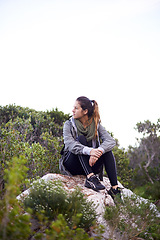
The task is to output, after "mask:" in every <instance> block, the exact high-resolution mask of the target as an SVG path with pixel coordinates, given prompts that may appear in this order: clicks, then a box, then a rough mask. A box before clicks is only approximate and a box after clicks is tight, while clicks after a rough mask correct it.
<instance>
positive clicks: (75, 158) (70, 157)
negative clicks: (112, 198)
mask: <svg viewBox="0 0 160 240" xmlns="http://www.w3.org/2000/svg"><path fill="white" fill-rule="evenodd" d="M78 140H79V142H81V143H82V144H83V145H85V146H86V145H87V142H86V139H85V137H84V136H80V137H79V139H78ZM89 158H90V156H88V155H83V154H78V155H75V154H73V153H72V152H68V153H67V154H66V157H65V160H64V162H63V164H64V166H65V168H66V169H67V170H68V171H69V172H70V173H71V174H72V175H85V176H87V175H89V174H90V173H95V174H98V173H99V172H100V169H101V167H102V165H104V167H105V170H106V172H107V175H108V178H109V180H110V183H111V185H112V186H115V185H118V183H117V172H116V163H115V159H114V156H113V153H112V151H109V152H106V153H104V154H103V155H102V156H101V157H100V158H99V159H98V160H97V162H96V163H95V164H94V165H93V166H92V167H91V166H90V165H89Z"/></svg>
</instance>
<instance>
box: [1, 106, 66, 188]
mask: <svg viewBox="0 0 160 240" xmlns="http://www.w3.org/2000/svg"><path fill="white" fill-rule="evenodd" d="M68 117H69V115H67V114H64V113H63V112H61V111H58V109H56V110H54V109H53V110H52V111H47V112H42V111H35V110H33V109H29V108H22V107H20V106H15V105H9V106H5V107H1V106H0V146H1V151H0V189H1V188H2V187H3V183H4V170H5V169H6V168H7V162H9V161H10V160H11V159H12V157H14V156H16V157H19V156H20V155H25V157H26V159H27V162H26V166H27V167H28V168H29V170H28V175H27V178H30V179H32V178H35V177H36V176H43V175H45V174H46V173H48V172H56V173H59V165H58V162H59V158H60V157H61V156H60V150H61V148H62V144H63V139H62V128H63V122H64V121H66V120H67V119H68Z"/></svg>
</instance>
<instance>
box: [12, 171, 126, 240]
mask: <svg viewBox="0 0 160 240" xmlns="http://www.w3.org/2000/svg"><path fill="white" fill-rule="evenodd" d="M41 179H43V180H45V181H55V180H60V181H61V182H62V185H63V187H64V189H65V190H67V191H70V192H71V191H74V190H75V188H76V187H77V186H78V187H80V188H81V191H82V192H83V193H84V195H85V196H86V197H87V199H88V200H89V201H90V200H91V201H93V202H94V204H95V206H96V212H97V214H98V217H97V222H98V223H99V224H102V225H104V226H105V233H104V239H105V238H108V237H109V231H110V227H109V225H108V224H107V223H106V221H105V220H104V219H103V215H104V211H105V206H113V205H114V201H113V199H112V197H111V196H110V195H108V193H107V191H106V190H101V191H99V192H96V191H93V190H92V189H89V188H86V187H85V186H84V183H85V179H86V178H85V176H80V175H77V176H74V177H70V176H66V175H61V174H52V173H49V174H47V175H45V176H43V177H42V178H41ZM41 179H40V181H41ZM102 184H103V185H104V186H105V187H106V189H107V190H109V189H110V187H111V185H110V181H109V179H108V178H107V177H103V182H102ZM119 186H120V187H123V186H122V185H121V184H120V183H119ZM29 192H30V189H27V190H26V191H24V192H22V193H21V194H20V195H19V196H18V197H17V199H19V200H20V199H23V198H24V197H25V196H27V195H28V194H29ZM115 239H118V238H116V236H115Z"/></svg>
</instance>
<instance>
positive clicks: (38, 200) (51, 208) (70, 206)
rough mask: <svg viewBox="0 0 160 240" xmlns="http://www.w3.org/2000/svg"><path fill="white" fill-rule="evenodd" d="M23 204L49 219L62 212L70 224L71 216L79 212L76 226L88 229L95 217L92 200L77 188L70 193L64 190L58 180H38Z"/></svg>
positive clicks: (35, 213) (34, 212)
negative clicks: (89, 200) (88, 199)
mask: <svg viewBox="0 0 160 240" xmlns="http://www.w3.org/2000/svg"><path fill="white" fill-rule="evenodd" d="M24 205H25V207H26V209H27V208H31V209H32V210H33V214H34V215H35V216H36V215H37V213H39V212H43V214H44V215H45V216H46V217H47V218H48V219H49V220H53V219H56V218H57V216H58V215H59V214H63V215H64V217H65V219H66V221H67V223H68V224H69V225H70V226H71V225H72V220H73V216H76V215H77V214H81V217H80V221H79V224H78V227H82V228H84V229H88V228H89V227H90V226H92V225H93V223H94V221H95V219H96V213H95V209H94V205H93V203H92V202H88V201H87V199H86V198H85V197H84V195H83V194H82V193H81V192H80V190H79V189H76V190H75V191H73V192H72V193H70V194H69V193H67V192H65V191H64V189H63V187H62V186H61V184H60V183H59V182H56V181H55V182H51V181H49V182H45V181H38V182H37V183H34V184H33V186H32V188H31V189H30V193H29V195H28V197H26V198H25V199H24Z"/></svg>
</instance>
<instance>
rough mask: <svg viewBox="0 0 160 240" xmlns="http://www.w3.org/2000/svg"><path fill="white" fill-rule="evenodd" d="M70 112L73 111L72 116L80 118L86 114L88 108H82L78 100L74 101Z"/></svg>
mask: <svg viewBox="0 0 160 240" xmlns="http://www.w3.org/2000/svg"><path fill="white" fill-rule="evenodd" d="M72 112H73V118H75V119H79V120H80V119H81V118H83V117H84V116H86V115H87V113H88V110H87V109H86V110H83V109H82V108H81V105H80V104H79V102H78V101H75V104H74V106H73V110H72Z"/></svg>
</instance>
